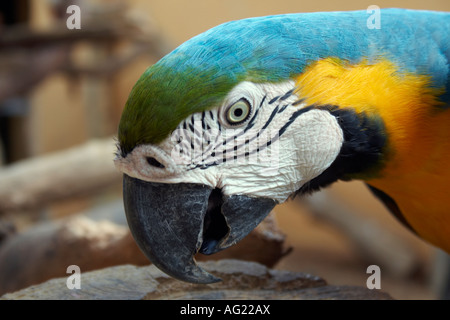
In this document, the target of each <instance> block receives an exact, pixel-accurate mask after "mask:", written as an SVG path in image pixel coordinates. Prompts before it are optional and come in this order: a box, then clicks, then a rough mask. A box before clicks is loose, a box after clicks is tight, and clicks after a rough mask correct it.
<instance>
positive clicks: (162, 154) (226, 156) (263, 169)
mask: <svg viewBox="0 0 450 320" xmlns="http://www.w3.org/2000/svg"><path fill="white" fill-rule="evenodd" d="M293 88H294V82H293V81H287V82H283V83H277V84H273V83H271V84H255V83H251V82H243V83H240V84H239V85H237V86H236V87H235V88H234V89H233V90H231V92H230V93H229V94H228V96H227V97H226V98H225V99H224V101H223V103H222V105H221V106H219V107H217V108H215V109H212V110H209V111H205V112H202V113H196V114H193V115H191V116H190V117H189V118H188V119H185V120H184V121H182V122H181V123H180V125H179V126H178V128H177V129H176V130H175V131H174V132H173V133H172V134H171V135H170V136H169V137H168V138H167V139H165V140H164V141H163V142H162V143H160V144H159V145H157V146H155V145H141V146H137V147H136V148H134V149H133V151H132V152H131V153H130V154H128V155H127V157H126V158H121V157H118V158H117V159H116V160H115V164H116V166H117V168H118V169H119V170H121V171H122V172H124V173H126V174H127V175H129V176H131V177H135V178H139V179H142V180H145V181H153V182H162V183H199V184H204V185H207V186H210V187H211V188H221V189H222V192H223V193H224V194H225V195H235V194H244V195H248V196H252V197H265V198H271V199H275V200H277V201H278V202H280V203H281V202H284V201H285V200H286V199H287V198H288V197H289V196H290V195H291V194H292V193H294V192H295V191H297V190H298V189H300V187H301V186H302V185H303V184H305V183H306V182H308V181H310V180H312V179H314V178H315V177H317V176H318V175H320V174H321V173H322V172H323V171H324V170H326V169H327V168H328V167H329V166H330V165H331V163H332V162H333V161H334V160H335V159H336V157H337V156H338V154H339V151H340V149H341V146H342V143H343V132H342V129H341V128H340V126H339V124H338V123H337V120H336V118H335V117H334V116H332V115H331V114H330V113H329V112H328V111H326V110H319V109H311V110H307V111H306V109H304V110H302V108H304V107H305V104H303V103H299V100H298V99H299V98H298V97H297V96H296V95H295V94H294V93H293V92H292V89H293ZM240 100H241V101H245V103H246V104H248V105H250V110H249V113H248V115H247V116H246V119H245V121H243V122H242V123H239V124H237V125H234V124H232V123H230V122H229V120H227V119H229V117H228V118H227V114H226V113H227V112H229V110H230V106H232V105H233V104H235V103H236V102H238V101H240ZM244 111H246V110H241V111H239V112H238V113H239V114H241V112H244ZM155 161H156V162H155Z"/></svg>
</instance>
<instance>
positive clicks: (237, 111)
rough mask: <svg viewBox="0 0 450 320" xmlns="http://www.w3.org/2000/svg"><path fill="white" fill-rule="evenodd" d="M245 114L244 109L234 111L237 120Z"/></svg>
mask: <svg viewBox="0 0 450 320" xmlns="http://www.w3.org/2000/svg"><path fill="white" fill-rule="evenodd" d="M243 113H244V111H242V109H234V116H235V117H237V118H239V117H240V116H242V114H243Z"/></svg>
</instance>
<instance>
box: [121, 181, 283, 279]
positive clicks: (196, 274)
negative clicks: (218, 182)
mask: <svg viewBox="0 0 450 320" xmlns="http://www.w3.org/2000/svg"><path fill="white" fill-rule="evenodd" d="M123 197H124V206H125V212H126V216H127V221H128V225H129V227H130V230H131V233H132V234H133V237H134V239H135V240H136V242H137V244H138V246H139V247H140V249H141V250H142V251H143V252H144V254H145V255H146V256H147V257H148V258H149V259H150V261H151V262H152V263H154V264H155V265H156V266H157V267H158V268H159V269H161V270H162V271H164V272H165V273H167V274H168V275H170V276H172V277H174V278H176V279H179V280H183V281H187V282H192V283H212V282H217V281H220V279H219V278H217V277H215V276H213V275H211V274H210V273H208V272H207V271H205V270H204V269H202V268H201V267H200V266H198V265H197V264H196V262H195V259H194V255H195V254H196V253H197V252H200V253H204V254H212V253H215V252H218V251H220V250H223V249H225V248H227V247H230V246H232V245H233V244H235V243H237V242H238V241H240V240H241V239H242V238H244V237H245V236H246V235H247V234H248V233H249V232H250V231H252V230H253V229H254V228H255V227H256V226H257V225H258V224H259V223H260V222H261V221H262V220H263V219H264V218H265V217H266V216H267V215H268V214H269V212H270V211H271V210H272V209H273V207H274V206H275V204H276V201H275V200H272V199H266V198H251V197H247V196H243V195H233V196H224V195H222V193H221V191H220V190H219V189H212V188H210V187H207V186H204V185H200V184H193V183H179V184H166V183H155V182H147V181H143V180H139V179H136V178H132V177H130V176H128V175H126V174H124V178H123Z"/></svg>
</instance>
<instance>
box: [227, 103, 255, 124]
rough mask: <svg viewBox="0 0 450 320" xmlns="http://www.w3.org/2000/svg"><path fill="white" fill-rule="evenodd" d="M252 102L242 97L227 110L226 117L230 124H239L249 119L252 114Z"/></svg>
mask: <svg viewBox="0 0 450 320" xmlns="http://www.w3.org/2000/svg"><path fill="white" fill-rule="evenodd" d="M250 109H251V108H250V103H249V102H248V101H247V100H246V99H244V98H242V99H240V100H239V101H237V102H235V103H234V104H232V105H231V106H230V107H229V108H228V109H227V112H226V118H227V121H228V123H229V124H231V125H237V124H241V123H243V122H244V121H245V120H247V118H248V116H249V115H250Z"/></svg>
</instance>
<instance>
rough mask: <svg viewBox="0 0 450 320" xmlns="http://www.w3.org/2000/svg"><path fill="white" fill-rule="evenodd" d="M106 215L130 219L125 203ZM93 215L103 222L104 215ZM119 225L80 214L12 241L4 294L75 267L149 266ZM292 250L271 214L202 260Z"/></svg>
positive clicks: (1, 266)
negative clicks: (236, 240) (217, 251)
mask: <svg viewBox="0 0 450 320" xmlns="http://www.w3.org/2000/svg"><path fill="white" fill-rule="evenodd" d="M106 211H109V212H106V215H105V214H103V215H102V216H101V217H100V218H105V217H107V216H108V215H109V218H110V219H112V220H113V221H114V220H123V219H124V216H125V213H124V212H123V206H122V203H121V201H120V204H118V205H117V207H115V208H111V207H107V208H106ZM97 213H98V211H97ZM86 214H88V215H89V213H86ZM92 215H93V216H94V218H99V216H98V214H97V215H96V214H95V213H93V214H92ZM112 215H113V216H112ZM95 216H97V217H95ZM113 221H109V220H100V221H95V220H93V219H91V218H88V217H87V216H86V215H77V216H74V217H70V218H66V219H62V220H58V221H56V222H55V221H52V222H45V223H40V224H38V225H36V226H33V227H31V228H29V229H28V230H26V231H23V232H21V233H19V234H17V235H15V236H10V237H8V238H7V239H6V240H5V241H4V243H2V244H1V246H0V295H1V294H3V293H5V292H13V291H16V290H19V289H22V288H25V287H27V286H30V285H33V284H37V283H40V282H43V281H46V280H48V279H51V278H55V277H62V276H64V275H65V274H66V269H67V267H68V266H70V265H77V266H79V267H80V268H81V270H83V271H89V270H96V269H101V268H105V267H109V266H115V265H120V264H134V265H145V264H149V263H150V262H149V260H148V259H147V258H146V257H145V256H144V255H143V254H142V252H141V251H140V250H139V249H138V247H137V245H136V243H135V241H134V240H133V238H132V236H131V233H130V231H129V229H128V227H127V226H126V225H121V224H117V223H115V222H113ZM286 252H287V251H286V249H285V247H284V235H283V234H282V233H281V232H280V230H279V229H278V228H277V226H276V222H275V220H274V217H273V216H269V217H268V218H266V220H265V221H264V222H262V223H261V224H260V225H259V226H258V227H257V228H256V229H255V230H253V231H252V232H251V233H250V235H248V236H247V237H246V238H244V239H243V240H242V241H241V242H240V243H238V244H237V245H235V246H233V247H231V248H229V249H228V250H225V251H222V252H221V253H219V254H217V255H211V256H203V255H197V256H196V258H197V259H200V260H207V259H208V260H215V259H224V258H235V259H243V260H250V261H256V262H259V263H263V264H265V265H267V266H273V265H275V263H277V262H278V261H279V260H280V259H281V257H283V256H284V255H285V254H286Z"/></svg>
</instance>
